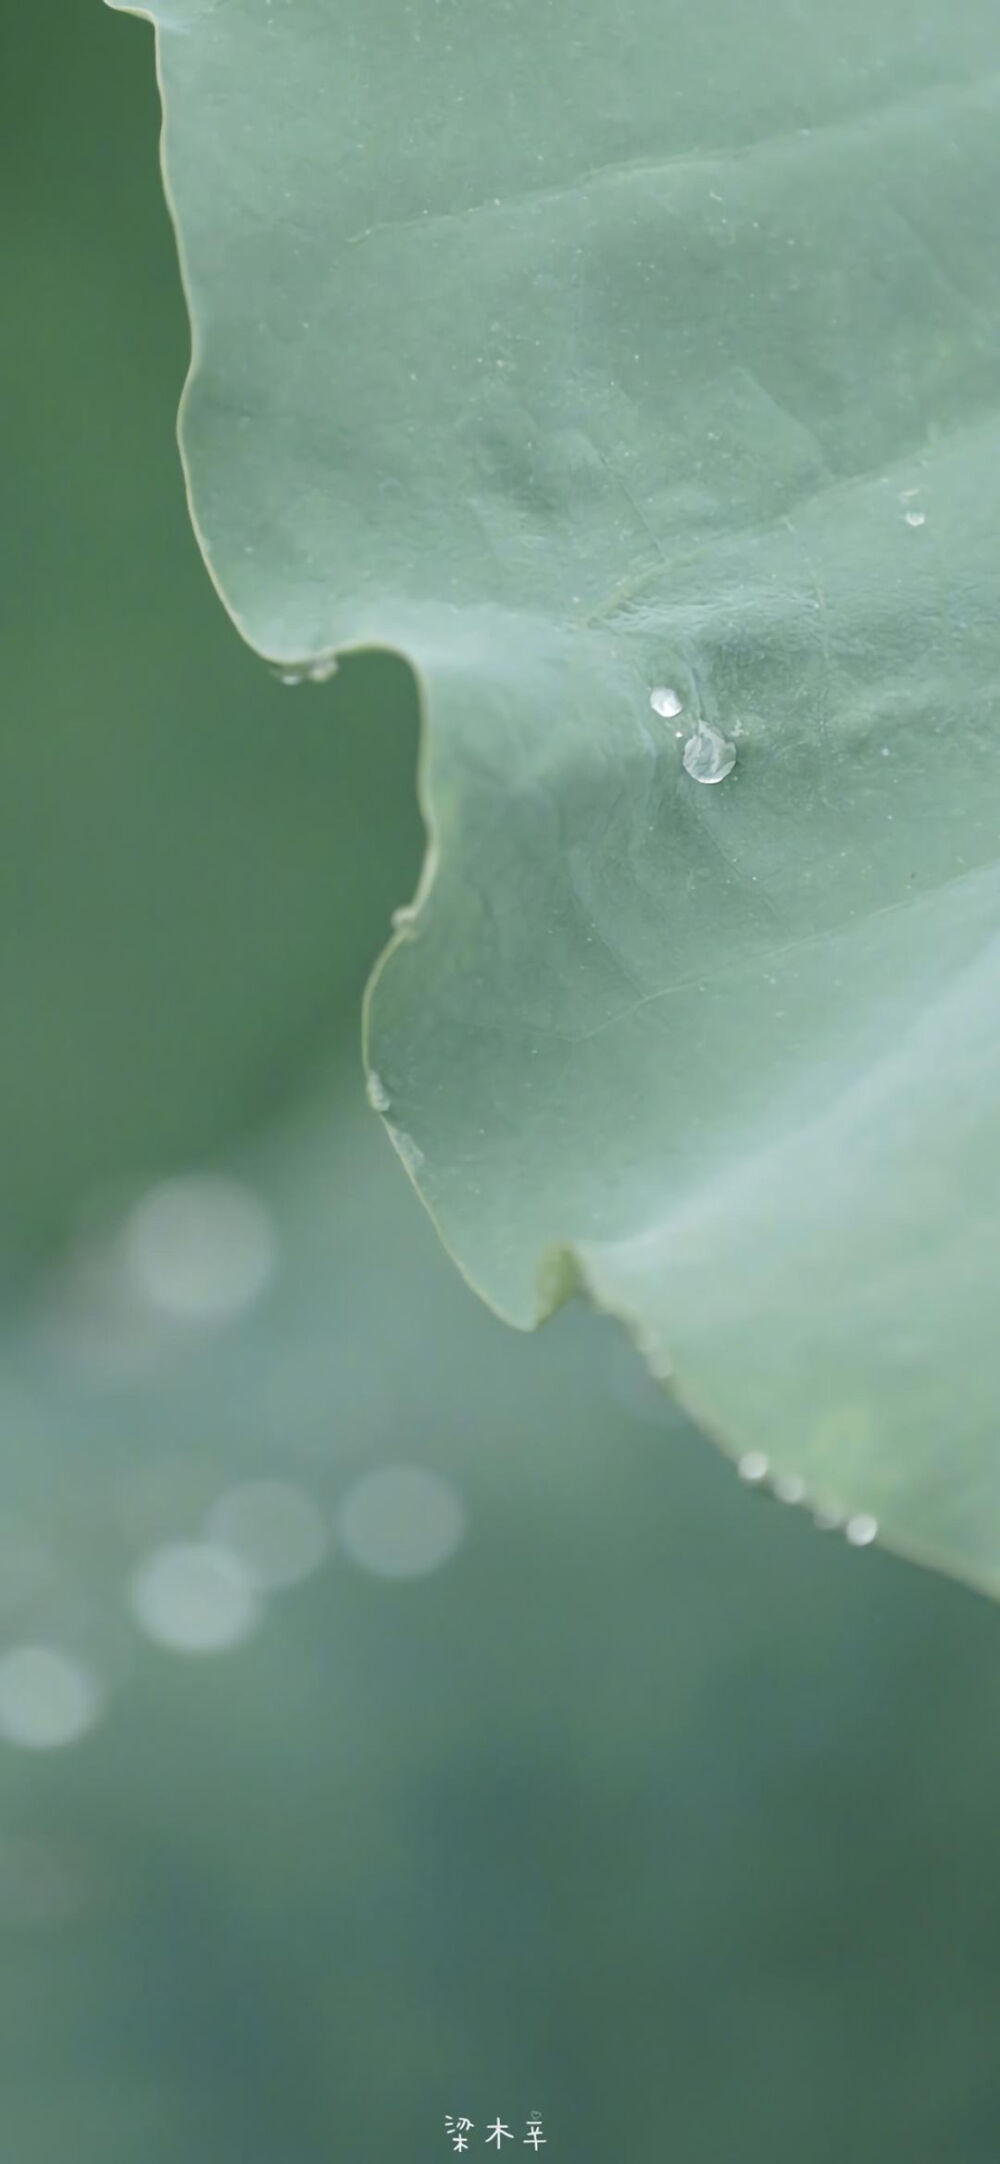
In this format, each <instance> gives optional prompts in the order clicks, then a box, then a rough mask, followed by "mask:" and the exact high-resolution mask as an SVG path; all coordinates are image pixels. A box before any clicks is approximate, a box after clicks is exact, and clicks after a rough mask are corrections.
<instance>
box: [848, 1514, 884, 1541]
mask: <svg viewBox="0 0 1000 2164" xmlns="http://www.w3.org/2000/svg"><path fill="white" fill-rule="evenodd" d="M877 1533H878V1519H877V1518H873V1517H872V1515H871V1513H870V1511H867V1510H858V1511H856V1512H855V1514H854V1516H853V1518H848V1521H847V1524H846V1525H845V1527H844V1534H845V1537H846V1538H847V1539H848V1540H849V1541H850V1543H851V1546H852V1548H870V1547H871V1544H872V1541H873V1540H874V1539H875V1537H876V1534H877Z"/></svg>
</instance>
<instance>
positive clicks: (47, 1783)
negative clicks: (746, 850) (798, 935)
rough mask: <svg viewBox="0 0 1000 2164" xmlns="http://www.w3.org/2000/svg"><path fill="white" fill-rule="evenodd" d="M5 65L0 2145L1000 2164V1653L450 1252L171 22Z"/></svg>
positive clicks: (106, 18) (22, 56) (372, 797)
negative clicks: (370, 1026)
mask: <svg viewBox="0 0 1000 2164" xmlns="http://www.w3.org/2000/svg"><path fill="white" fill-rule="evenodd" d="M3 41H4V44H5V46H6V48H7V49H6V52H5V56H4V71H3V81H4V96H5V107H6V110H5V128H4V142H5V156H6V160H7V170H6V175H5V186H4V188H3V195H2V203H3V209H2V215H3V218H4V221H5V227H6V230H5V234H4V243H5V245H4V260H5V263H6V286H7V293H6V299H7V309H6V317H7V324H6V336H5V339H4V343H3V361H2V366H3V369H4V371H5V375H6V382H5V401H4V403H5V411H6V419H7V427H6V441H7V467H8V476H7V486H6V491H5V500H6V521H5V546H6V569H5V576H4V580H3V604H4V608H5V612H6V619H7V621H6V647H5V651H6V677H5V691H6V697H5V723H4V729H3V738H2V742H3V753H2V756H3V787H2V792H0V820H2V826H3V835H2V865H3V900H2V910H0V937H2V951H3V970H4V974H3V985H4V1011H5V1030H4V1046H5V1056H4V1061H3V1067H2V1079H0V1092H2V1121H3V1132H4V1134H5V1135H6V1137H7V1148H6V1150H5V1152H4V1155H3V1171H2V1180H3V1211H2V1218H0V1224H2V1241H0V1250H2V1252H0V1261H2V1284H3V1311H2V1318H3V1319H2V1332H3V1363H2V1375H0V2061H2V2094H3V2127H4V2137H3V2155H4V2157H5V2158H8V2157H9V2158H10V2159H11V2164H29V2160H30V2164H193V2160H198V2164H265V2160H266V2164H321V2160H322V2164H326V2160H329V2159H333V2158H338V2159H339V2158H340V2157H349V2158H352V2159H360V2160H364V2164H368V2160H372V2164H375V2160H376V2159H379V2160H380V2159H383V2158H390V2157H395V2156H398V2157H400V2158H407V2159H412V2160H417V2164H424V2160H425V2159H426V2160H431V2159H434V2158H437V2157H445V2156H447V2155H449V2154H451V2153H452V2151H451V2145H450V2142H449V2140H448V2138H447V2135H446V2132H445V2123H444V2122H445V2115H446V2114H449V2113H450V2114H451V2115H452V2116H453V2117H455V2118H457V2117H459V2116H460V2115H464V2116H467V2117H469V2118H471V2119H472V2120H473V2121H474V2122H475V2124H474V2129H473V2132H472V2134H471V2135H470V2137H469V2139H470V2152H469V2153H470V2155H474V2154H475V2153H476V2151H477V2150H478V2151H479V2153H480V2154H484V2155H485V2154H494V2155H495V2154H496V2151H495V2149H491V2150H487V2148H486V2144H485V2131H486V2126H487V2123H488V2122H489V2121H491V2120H493V2119H495V2118H496V2117H497V2116H498V2115H499V2117H500V2118H501V2119H502V2120H503V2121H504V2122H505V2123H506V2124H507V2125H508V2126H509V2127H510V2128H511V2131H512V2134H513V2135H514V2137H515V2139H514V2140H513V2141H512V2142H511V2143H509V2144H505V2145H504V2154H506V2155H514V2154H517V2155H520V2154H523V2153H524V2132H525V2125H526V2121H527V2118H528V2115H529V2113H531V2112H533V2111H539V2112H541V2113H542V2114H543V2121H544V2131H545V2135H546V2144H547V2146H546V2149H545V2151H544V2152H542V2153H543V2154H544V2155H545V2156H546V2157H547V2158H548V2159H550V2160H551V2164H560V2160H566V2164H570V2160H573V2164H591V2160H593V2164H598V2160H601V2164H603V2160H605V2159H611V2158H614V2159H622V2160H623V2164H624V2160H628V2164H654V2160H659V2159H661V2158H664V2157H676V2158H677V2159H679V2160H683V2164H755V2160H757V2159H760V2160H761V2164H764V2160H767V2164H776V2160H777V2164H783V2160H785V2159H788V2160H789V2164H791V2160H793V2159H794V2160H795V2164H825V2160H827V2159H830V2160H833V2159H838V2160H839V2159H841V2158H843V2157H844V2156H848V2155H849V2156H850V2157H852V2158H854V2159H858V2160H861V2164H869V2160H870V2164H875V2160H878V2164H895V2160H897V2159H898V2160H899V2164H904V2160H905V2164H921V2160H927V2164H931V2160H932V2159H933V2160H934V2164H939V2160H940V2159H941V2158H942V2157H944V2156H947V2157H948V2158H949V2159H951V2158H954V2159H956V2160H959V2164H996V2159H997V2157H998V2155H1000V2037H998V2033H997V2031H998V2005H997V1996H998V1987H1000V1888H998V1865H1000V1825H998V1817H1000V1617H998V1616H997V1614H996V1612H995V1611H994V1610H993V1609H992V1608H991V1607H989V1606H988V1605H987V1604H986V1603H985V1602H983V1601H980V1600H978V1599H977V1598H976V1597H974V1596H972V1595H970V1594H967V1593H965V1592H963V1591H962V1590H960V1589H959V1588H957V1587H954V1586H951V1585H948V1584H946V1583H944V1582H943V1581H938V1580H935V1579H933V1578H931V1577H930V1576H925V1575H921V1574H920V1573H918V1572H917V1571H915V1570H911V1569H908V1568H907V1567H905V1566H903V1565H901V1564H897V1563H895V1562H893V1561H892V1560H891V1559H890V1558H887V1557H885V1556H884V1555H882V1554H881V1553H879V1552H877V1551H875V1550H866V1551H864V1552H852V1551H850V1550H848V1548H847V1547H846V1545H845V1544H844V1543H843V1542H842V1541H841V1540H840V1539H839V1537H837V1536H835V1535H832V1534H820V1533H819V1532H817V1531H816V1530H815V1529H814V1527H813V1526H812V1524H811V1522H810V1521H809V1520H808V1518H807V1517H805V1516H804V1515H803V1514H802V1513H800V1512H797V1511H795V1510H792V1509H783V1508H781V1507H780V1506H779V1505H776V1504H773V1503H769V1502H765V1501H763V1500H762V1499H761V1498H760V1497H759V1496H756V1495H754V1494H753V1493H752V1492H751V1491H750V1490H748V1489H747V1488H746V1487H745V1486H742V1485H741V1484H740V1483H739V1481H738V1480H737V1479H736V1478H735V1476H734V1474H733V1473H732V1470H731V1469H730V1468H729V1467H728V1466H727V1465H726V1464H725V1463H724V1462H723V1461H722V1460H721V1459H720V1458H719V1457H718V1456H717V1455H716V1453H715V1452H714V1451H713V1450H711V1449H710V1448H709V1447H708V1446H707V1445H705V1444H704V1443H703V1442H702V1441H701V1440H700V1439H699V1438H698V1437H697V1436H696V1435H694V1434H693V1433H692V1431H691V1430H690V1429H689V1427H688V1426H687V1425H686V1423H685V1422H684V1421H683V1420H682V1419H681V1417H680V1416H679V1415H677V1414H676V1413H675V1412H674V1411H673V1410H672V1408H671V1407H670V1405H669V1404H668V1403H666V1402H665V1401H664V1400H662V1399H661V1398H660V1397H659V1396H658V1395H657V1394H656V1392H655V1391H654V1390H653V1388H652V1386H651V1385H650V1384H649V1383H648V1382H647V1381H646V1380H645V1378H644V1376H643V1373H642V1371H641V1369H640V1367H639V1365H638V1363H637V1361H636V1360H635V1359H634V1357H633V1356H632V1354H631V1353H630V1352H629V1350H628V1348H627V1347H626V1346H625V1344H624V1342H623V1341H622V1340H621V1338H620V1336H619V1334H618V1333H617V1332H616V1331H615V1330H613V1329H612V1328H611V1327H610V1326H609V1325H608V1324H606V1323H604V1322H602V1321H600V1320H599V1319H598V1318H595V1317H593V1316H590V1315H587V1314H586V1313H584V1312H582V1311H580V1310H574V1311H571V1312H566V1313H564V1314H563V1315H561V1316H560V1317H559V1318H558V1319H557V1320H556V1322H555V1323H554V1324H552V1325H551V1326H550V1327H549V1328H547V1329H546V1330H545V1331H544V1332H542V1333H541V1334H540V1335H539V1336H538V1337H537V1338H536V1339H525V1338H519V1337H517V1336H515V1335H514V1334H512V1333H508V1332H506V1331H505V1330H504V1329H503V1328H502V1327H501V1326H500V1325H499V1324H498V1323H496V1322H494V1321H493V1320H492V1318H491V1317H490V1316H488V1315H487V1314H486V1313H485V1312H484V1311H483V1310H482V1309H481V1308H480V1307H479V1306H478V1305H477V1303H476V1302H475V1300H474V1299H473V1298H472V1296H471V1295H470V1294H469V1293H468V1292H467V1291H466V1289H465V1288H464V1286H463V1285H462V1284H461V1282H460V1280H459V1279H458V1277H457V1275H456V1274H455V1273H454V1271H453V1270H452V1268H451V1266H450V1265H449V1264H448V1262H447V1261H446V1259H445V1258H444V1256H443V1255H442V1254H441V1253H440V1252H439V1250H438V1248H437V1246H436V1243H435V1240H434V1237H433V1235H432V1233H431V1231H430V1229H429V1227H428V1225H427V1224H426V1223H425V1221H424V1219H423V1216H422V1213H421V1211H420V1208H419V1206H418V1204H417V1203H416V1201H415V1200H414V1198H413V1196H412V1194H411V1192H410V1189H409V1186H408V1183H407V1181H406V1179H405V1176H404V1175H403V1173H402V1171H401V1169H400V1168H399V1166H398V1165H397V1164H396V1162H395V1161H394V1159H393V1157H392V1155H391V1152H390V1151H389V1148H388V1146H387V1144H386V1142H385V1140H384V1138H383V1136H382V1133H381V1131H380V1128H379V1125H378V1123H377V1121H376V1120H375V1118H374V1117H373V1115H372V1114H371V1113H370V1112H368V1110H367V1108H366V1107H365V1105H364V1101H363V1093H362V1089H361V1083H360V1071H359V1056H358V1049H357V1044H358V1023H359V1002H360V994H361V989H362V986H363V983H364V979H365V976H366V974H367V970H368V968H369V966H370V963H371V961H372V959H373V957H374V955H375V954H376V952H377V951H378V949H379V947H380V945H381V944H382V943H383V941H384V938H385V936H386V932H387V927H388V920H389V914H390V911H391V909H392V908H393V906H395V905H396V904H397V903H400V902H402V901H405V900H406V899H407V897H408V895H409V894H410V892H411V891H412V888H413V885H414V883H415V878H416V873H417V868H418V864H419V856H420V834H419V829H418V824H417V820H416V815H415V811H414V806H413V788H412V770H413V764H414V756H415V722H414V713H413V706H412V699H411V694H410V687H409V680H408V677H407V675H406V673H405V671H404V670H403V669H402V668H401V667H400V666H399V665H397V664H394V663H391V662H389V661H387V660H385V659H380V658H378V657H370V658H366V659H363V660H357V661H353V662H351V664H350V665H349V666H346V667H345V668H344V669H343V670H342V672H341V674H340V675H339V676H338V677H337V679H336V680H335V681H334V682H333V683H331V684H329V685H326V686H323V687H313V686H301V687H298V688H294V689H290V688H288V687H285V686H283V685H281V684H279V683H278V682H276V681H275V679H274V678H273V676H272V675H271V674H270V673H269V672H268V670H267V669H266V668H265V667H264V666H263V665H262V664H261V663H259V662H258V661H256V660H254V658H253V657H252V656H251V655H249V654H248V653H247V652H245V651H244V650H243V648H242V647H241V645H240V643H239V640H238V639H237V637H236V635H235V633H234V632H233V631H232V630H231V628H230V626H229V625H228V623H227V621H226V619H225V617H224V615H223V613H222V610H221V608H220V607H219V605H218V603H217V602H216V600H215V598H214V595H213V593H212V591H211V588H210V585H209V582H208V579H207V577H206V575H205V573H204V570H203V568H202V566H201V564H200V561H199V559H198V556H197V551H196V549H195V545H194V542H193V539H192V537H191V534H190V531H189V527H188V521H187V514H186V510H185V505H184V500H183V493H182V488H181V481H180V474H179V469H178V463H177V458H176V453H175V448H174V441H173V418H174V411H175V407H176V402H177V396H178V392H179V388H180V384H181V381H182V377H183V371H184V366H185V360H186V350H187V333H186V326H185V320H184V314H183V308H182V303H181V299H180V293H179V287H178V280H177V274H176V268H175V261H174V254H173V247H172V242H171V237H170V233H169V228H168V224H167V219H166V214H165V211H164V208H163V204H162V199H161V194H160V186H159V177H158V171H157V160H156V136H157V127H158V115H157V110H156V100H155V92H154V83H153V64H152V62H153V56H152V41H151V36H150V32H149V30H148V28H147V27H146V26H145V25H144V24H142V23H139V22H137V21H133V20H127V19H122V18H120V17H112V16H111V15H108V14H105V13H104V11H103V10H102V8H101V6H100V4H99V0H55V4H53V5H48V6H47V5H44V4H43V5H42V6H40V7H39V8H37V9H36V10H34V11H28V10H11V11H8V14H7V17H6V19H5V26H4V31H3ZM178 1182H179V1183H180V1184H177V1183H178ZM400 1467H402V1468H404V1469H407V1470H405V1471H404V1472H403V1473H402V1474H400V1473H399V1471H398V1470H395V1471H394V1470H393V1469H398V1468H400ZM373 1476H378V1477H373ZM262 1482H263V1483H265V1485H264V1487H263V1488H261V1486H260V1485H259V1484H260V1483H262ZM275 1484H277V1486H276V1485H275ZM220 1498H222V1499H223V1500H222V1501H221V1502H220ZM251 1513H253V1523H252V1524H249V1519H250V1514H251ZM206 1524H207V1529H208V1530H207V1534H206ZM248 1525H249V1531H248ZM234 1528H235V1530H234ZM177 1544H180V1554H179V1556H178V1552H177ZM279 1578H280V1579H283V1580H294V1581H295V1582H294V1583H287V1584H285V1585H284V1586H283V1587H279V1588H278V1589H276V1590H273V1591H271V1592H268V1591H265V1590H263V1589H264V1587H265V1585H268V1584H271V1583H272V1582H273V1581H274V1580H275V1579H279ZM181 1640H183V1641H186V1646H185V1645H180V1644H179V1641H181ZM26 1649H28V1650H27V1651H26ZM31 1649H35V1650H34V1651H32V1650H31ZM38 1649H41V1652H40V1653H39V1651H38ZM529 2153H530V2151H529Z"/></svg>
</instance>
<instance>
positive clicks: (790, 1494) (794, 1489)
mask: <svg viewBox="0 0 1000 2164" xmlns="http://www.w3.org/2000/svg"><path fill="white" fill-rule="evenodd" d="M772 1487H773V1489H774V1493H775V1495H776V1496H777V1498H778V1501H779V1503H801V1502H802V1500H803V1497H804V1495H805V1492H806V1484H805V1481H804V1480H802V1479H801V1478H800V1476H799V1474H798V1473H776V1474H775V1476H774V1480H773V1482H772Z"/></svg>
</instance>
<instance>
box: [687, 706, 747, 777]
mask: <svg viewBox="0 0 1000 2164" xmlns="http://www.w3.org/2000/svg"><path fill="white" fill-rule="evenodd" d="M681 759H682V764H683V767H684V772H685V774H690V776H691V779H692V781H705V782H712V781H725V778H726V775H727V774H731V773H732V771H733V768H734V766H735V765H736V746H735V744H730V742H729V741H728V738H726V737H724V736H723V735H722V733H721V731H720V730H719V729H714V728H713V727H712V724H711V722H710V721H699V723H698V727H697V728H696V730H695V732H694V735H693V736H689V737H688V740H687V743H686V744H685V746H684V750H683V752H682V754H681Z"/></svg>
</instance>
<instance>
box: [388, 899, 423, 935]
mask: <svg viewBox="0 0 1000 2164" xmlns="http://www.w3.org/2000/svg"><path fill="white" fill-rule="evenodd" d="M416 916H417V910H416V904H415V902H404V903H403V904H402V906H401V907H400V908H399V909H394V910H393V912H392V929H393V931H394V932H402V931H404V930H405V928H406V926H407V925H408V924H414V923H415V922H416Z"/></svg>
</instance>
